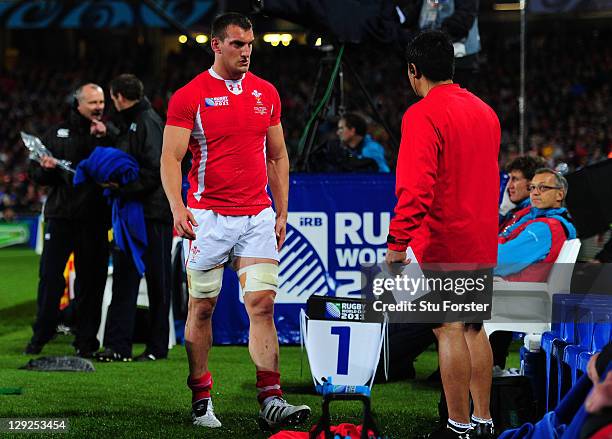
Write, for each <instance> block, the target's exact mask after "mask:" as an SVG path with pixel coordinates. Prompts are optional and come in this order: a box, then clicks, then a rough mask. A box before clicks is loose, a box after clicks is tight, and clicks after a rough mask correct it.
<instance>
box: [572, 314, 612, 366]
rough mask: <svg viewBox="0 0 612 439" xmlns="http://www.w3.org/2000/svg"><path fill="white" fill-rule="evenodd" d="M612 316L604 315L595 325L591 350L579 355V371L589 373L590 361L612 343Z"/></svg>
mask: <svg viewBox="0 0 612 439" xmlns="http://www.w3.org/2000/svg"><path fill="white" fill-rule="evenodd" d="M610 317H611V315H610V314H602V315H601V319H599V318H598V319H597V321H595V323H594V325H593V339H592V343H591V349H590V351H588V352H581V353H580V354H578V369H579V370H581V371H582V372H583V373H586V371H587V365H588V364H589V360H590V359H591V357H592V356H593V355H595V353H597V352H600V351H601V350H602V349H603V347H604V346H605V345H607V344H608V343H610V342H612V323H610Z"/></svg>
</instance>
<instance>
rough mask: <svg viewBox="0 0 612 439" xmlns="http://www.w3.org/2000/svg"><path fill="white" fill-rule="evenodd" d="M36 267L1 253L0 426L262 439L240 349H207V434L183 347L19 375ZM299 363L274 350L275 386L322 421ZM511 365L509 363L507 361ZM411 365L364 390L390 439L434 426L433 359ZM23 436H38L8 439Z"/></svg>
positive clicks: (336, 412) (345, 413) (341, 416)
mask: <svg viewBox="0 0 612 439" xmlns="http://www.w3.org/2000/svg"><path fill="white" fill-rule="evenodd" d="M38 260H39V258H38V256H36V255H35V254H34V253H33V252H32V251H31V250H24V249H4V250H1V251H0V387H20V388H22V390H23V393H22V394H21V395H0V418H8V417H27V418H33V417H36V418H56V417H57V418H59V417H62V418H68V419H69V421H70V430H69V433H68V434H61V435H57V437H61V438H64V437H75V438H174V437H177V438H179V437H180V438H183V437H184V438H189V437H193V438H196V437H198V438H201V437H205V438H210V439H215V438H240V439H242V438H245V439H247V438H249V439H250V438H265V437H267V435H265V434H263V433H261V432H260V431H259V429H258V427H257V423H256V421H255V419H256V415H257V411H258V406H257V403H256V400H255V388H254V387H255V386H254V384H255V383H254V380H255V376H254V375H255V369H254V366H253V365H252V363H251V362H250V359H249V353H248V350H247V348H246V347H243V346H215V347H214V348H213V351H212V355H211V360H210V368H211V370H212V372H213V374H214V378H215V386H214V389H213V398H214V402H215V412H216V413H217V415H218V417H219V419H220V421H221V422H222V423H223V427H222V428H220V429H216V430H211V429H201V428H196V427H194V426H192V425H191V422H190V421H191V420H190V397H191V396H190V392H189V390H188V388H187V386H186V377H187V372H188V368H187V360H186V355H185V350H184V348H183V347H182V346H176V347H175V348H174V349H172V350H171V351H170V354H169V358H168V360H166V361H157V362H147V363H120V364H116V363H111V364H100V363H95V367H96V371H95V372H93V373H67V372H66V373H62V372H31V371H24V370H19V369H18V368H19V367H20V366H22V365H24V364H25V363H26V362H27V360H28V357H26V356H24V355H23V354H22V351H23V348H24V347H25V345H26V343H27V342H28V340H29V337H30V336H31V328H30V325H31V324H32V321H33V317H34V313H35V310H36V287H37V280H38V279H37V278H38ZM71 341H72V339H71V337H67V336H60V337H58V338H57V339H56V340H54V341H52V342H51V343H50V344H49V345H47V346H46V347H45V349H44V351H43V354H44V355H65V354H68V355H72V354H73V350H72V347H71V346H70V342H71ZM141 351H142V346H135V347H134V352H135V353H136V354H137V353H140V352H141ZM301 356H302V354H301V351H300V348H299V347H294V346H291V347H281V372H282V379H283V387H284V389H285V392H286V394H287V395H286V397H287V399H288V400H289V402H293V403H304V404H308V405H310V407H311V408H312V409H313V415H312V417H311V420H310V425H311V424H312V423H314V422H315V421H316V420H317V419H318V417H319V416H320V414H321V398H320V397H319V396H317V395H316V394H314V392H313V386H312V380H311V377H310V371H309V370H308V361H307V359H306V357H305V356H304V358H303V370H302V371H301V366H300V364H301V361H302V360H301ZM511 360H512V361H511V363H512V364H513V365H515V364H516V362H517V359H516V355H514V356H513V357H512V359H511ZM415 367H416V370H417V379H416V380H412V381H402V382H395V383H387V384H378V385H375V386H374V388H373V391H372V405H373V409H374V413H375V417H376V420H377V422H378V424H379V426H380V427H381V428H382V430H383V432H384V433H385V434H386V435H388V436H389V437H390V438H401V439H404V438H411V437H414V436H416V435H417V434H422V433H424V432H427V431H428V430H430V429H431V428H432V427H433V426H434V422H435V420H436V417H437V403H438V397H439V391H438V390H437V389H436V388H435V387H434V386H432V385H430V384H428V383H427V382H426V381H425V378H426V377H427V376H428V375H429V374H430V373H431V372H433V371H434V370H435V368H436V367H437V357H436V354H435V352H433V350H431V351H427V352H425V353H424V354H422V355H421V356H420V357H419V358H418V360H417V361H416V363H415ZM331 407H332V413H333V420H334V421H335V423H340V422H352V423H355V424H358V423H360V416H361V406H360V404H358V403H346V402H344V403H342V402H339V403H335V405H334V404H332V406H331ZM305 429H306V428H305V427H304V428H303V430H305ZM0 436H2V437H6V436H3V435H2V434H1V433H0ZM28 436H30V437H35V438H40V437H43V436H44V435H41V434H32V435H24V434H18V435H15V437H19V438H24V437H28Z"/></svg>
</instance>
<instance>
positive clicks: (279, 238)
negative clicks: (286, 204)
mask: <svg viewBox="0 0 612 439" xmlns="http://www.w3.org/2000/svg"><path fill="white" fill-rule="evenodd" d="M274 232H275V233H276V250H277V251H280V249H281V247H282V246H283V243H284V242H285V234H286V233H287V217H286V216H282V215H281V216H277V217H276V224H275V225H274Z"/></svg>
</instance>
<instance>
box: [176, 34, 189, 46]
mask: <svg viewBox="0 0 612 439" xmlns="http://www.w3.org/2000/svg"><path fill="white" fill-rule="evenodd" d="M178 41H179V43H181V44H185V43H186V42H187V35H180V36H179V37H178Z"/></svg>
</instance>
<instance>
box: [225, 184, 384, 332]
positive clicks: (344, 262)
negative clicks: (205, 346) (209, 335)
mask: <svg viewBox="0 0 612 439" xmlns="http://www.w3.org/2000/svg"><path fill="white" fill-rule="evenodd" d="M394 190H395V176H393V175H389V174H356V175H355V174H350V175H349V174H338V175H334V174H331V175H330V174H304V175H301V174H297V175H292V176H291V180H290V188H289V220H288V226H287V240H286V242H285V245H284V246H283V249H282V250H281V264H280V291H279V293H278V295H277V298H276V305H275V320H276V327H277V330H278V336H279V341H280V343H282V344H297V343H299V342H300V325H299V314H300V310H301V309H303V308H305V307H306V301H307V300H308V297H310V295H312V294H313V293H321V294H329V295H333V296H337V297H354V296H355V294H357V292H358V290H359V280H360V276H361V274H360V271H359V266H360V264H363V263H378V262H382V261H383V260H384V255H385V251H386V240H387V233H388V230H389V221H390V219H391V214H392V210H393V207H394V206H395V202H396V199H395V194H394ZM248 328H249V321H248V317H247V314H246V311H245V310H244V304H243V303H242V300H241V295H240V292H239V286H238V280H237V278H236V275H235V273H234V272H233V271H231V270H229V269H226V271H225V274H224V276H223V289H222V291H221V294H220V297H219V301H218V303H217V308H216V310H215V314H214V317H213V336H214V342H215V344H246V343H247V341H248Z"/></svg>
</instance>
